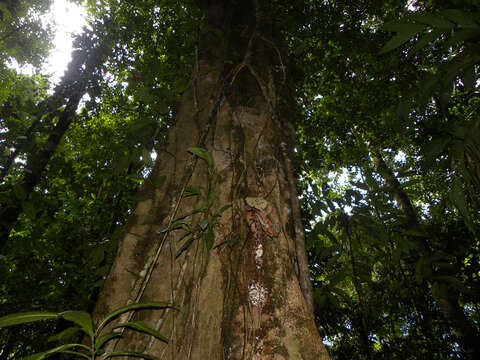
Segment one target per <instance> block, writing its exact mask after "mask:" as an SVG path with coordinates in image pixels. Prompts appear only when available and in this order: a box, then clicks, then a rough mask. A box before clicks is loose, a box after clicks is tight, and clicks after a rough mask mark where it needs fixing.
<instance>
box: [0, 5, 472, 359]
mask: <svg viewBox="0 0 480 360" xmlns="http://www.w3.org/2000/svg"><path fill="white" fill-rule="evenodd" d="M49 5H50V1H39V0H38V1H5V2H1V3H0V172H1V177H0V206H1V207H0V225H1V226H0V230H1V231H3V232H4V233H6V237H5V239H6V241H5V242H2V241H1V239H0V246H1V247H0V279H2V280H1V281H0V305H1V306H0V316H3V315H7V314H11V313H16V312H22V311H39V310H41V311H51V312H55V313H57V312H61V311H63V310H65V309H76V310H86V311H91V310H92V308H93V305H94V303H95V301H96V298H97V295H98V291H99V289H101V287H102V284H103V281H104V279H105V276H106V274H107V273H108V271H109V268H110V265H111V263H112V261H113V258H114V256H115V253H116V246H117V243H118V240H119V239H120V237H121V234H122V226H123V225H124V224H125V221H126V218H127V217H128V215H129V213H131V211H132V208H133V207H134V205H135V201H136V192H137V190H138V189H139V186H140V185H141V184H142V182H143V179H144V178H145V176H146V175H147V174H148V173H149V171H150V170H151V167H152V164H153V161H154V156H155V150H156V149H159V148H160V147H161V146H163V141H164V139H165V134H166V130H167V129H168V127H169V126H170V125H171V124H172V123H173V121H174V119H175V115H176V111H177V105H178V101H179V99H180V95H181V94H182V93H183V92H184V91H185V90H186V89H187V88H188V87H189V86H190V85H191V84H190V74H191V73H192V72H193V70H194V66H195V53H196V48H195V46H196V42H197V39H196V34H197V33H198V26H199V23H200V20H201V18H202V14H201V13H200V11H199V10H198V9H197V8H196V7H195V6H194V4H192V3H191V2H190V1H182V2H179V1H176V0H144V1H141V2H140V1H134V0H124V1H116V0H97V1H94V0H89V1H87V2H86V4H85V6H86V8H87V10H88V14H89V15H88V16H89V23H90V25H89V28H88V29H87V30H86V31H85V32H84V34H83V35H81V36H79V37H78V38H77V39H76V41H75V51H74V59H73V61H72V63H71V64H70V67H69V69H68V70H67V72H66V73H65V77H64V79H63V80H62V82H61V83H60V84H59V85H58V86H57V87H56V88H55V89H54V91H53V94H51V92H49V91H47V90H48V89H49V86H50V84H49V82H48V78H46V77H45V76H42V75H41V74H40V73H39V74H37V75H34V76H27V75H22V74H18V73H17V72H16V71H15V70H13V69H11V68H10V67H9V66H8V64H9V62H11V61H12V59H14V60H16V61H17V62H18V63H20V64H31V65H33V66H37V67H38V66H39V65H40V64H41V62H42V61H43V60H44V58H45V56H46V54H47V52H48V49H49V47H50V45H49V42H48V41H47V40H48V39H49V36H47V35H48V34H49V30H48V29H44V28H43V27H42V25H41V22H40V21H39V20H38V18H39V16H40V15H41V14H42V13H44V12H45V11H46V9H47V8H48V6H49ZM272 12H273V13H274V14H275V15H274V18H275V19H277V22H278V26H279V28H280V29H281V31H282V34H283V37H284V39H285V42H286V44H287V47H288V53H289V56H290V59H289V60H290V61H289V62H288V63H286V64H285V66H286V67H287V68H288V71H289V72H290V75H291V86H292V88H291V91H292V95H293V96H294V98H295V100H296V104H297V111H296V115H295V116H296V119H295V122H296V129H297V148H296V155H297V159H296V165H297V166H296V171H297V172H296V175H297V179H298V183H297V186H298V188H299V192H300V194H301V195H300V198H301V202H302V211H303V220H304V227H305V230H306V236H307V252H308V256H309V264H310V270H311V279H312V281H313V287H314V297H315V298H314V300H315V315H316V320H317V325H318V327H319V329H320V332H321V335H322V336H323V338H324V340H326V344H327V345H328V349H329V352H330V355H331V357H332V359H455V358H458V359H469V358H471V359H473V358H475V356H476V355H478V354H480V350H479V346H480V344H478V341H477V340H476V339H478V336H479V334H480V307H479V304H480V283H479V282H480V279H479V277H480V242H479V241H480V226H479V224H480V200H479V199H480V96H479V94H480V93H479V64H480V48H479V47H480V41H479V40H480V20H479V19H480V2H479V1H475V0H462V1H460V0H458V1H455V0H447V1H436V0H426V1H423V0H418V1H413V2H412V1H408V2H407V1H400V0H389V1H371V0H368V1H367V0H360V1H348V0H344V1H316V0H304V1H279V0H275V1H272ZM15 34H16V35H15ZM216 35H217V36H222V34H216ZM232 51H235V47H234V44H232ZM85 69H88V71H86V70H85ZM65 118H68V122H67V125H66V128H65V129H64V131H63V132H61V131H60V130H62V129H60V126H59V124H63V122H62V121H63V120H62V119H65ZM57 138H58V139H57ZM55 139H57V140H58V141H57V140H55ZM152 156H153V157H152ZM38 164H44V165H43V166H41V167H40V168H39V165H38ZM37 173H38V176H36V177H32V176H30V177H29V174H37ZM25 179H27V180H28V181H26V180H25ZM32 179H33V180H32ZM8 209H10V210H11V209H16V210H15V211H14V212H8V214H12V213H13V214H14V216H13V215H12V216H11V215H9V217H8V219H7V217H3V216H2V215H1V214H4V213H7V211H9V210H8ZM0 236H2V234H0ZM159 300H168V299H159ZM68 326H69V325H68V324H65V322H64V321H63V320H60V321H47V322H42V323H35V324H33V325H32V324H30V325H28V326H17V327H11V328H8V329H1V330H0V359H2V360H3V359H13V358H19V357H21V356H24V355H26V354H30V353H32V352H40V351H45V350H46V349H48V348H51V347H52V344H49V343H48V341H47V340H48V338H49V337H51V336H52V335H53V334H55V333H57V332H58V331H61V330H62V329H64V328H66V327H68ZM76 340H81V339H76ZM72 342H75V341H72ZM53 345H55V344H53Z"/></svg>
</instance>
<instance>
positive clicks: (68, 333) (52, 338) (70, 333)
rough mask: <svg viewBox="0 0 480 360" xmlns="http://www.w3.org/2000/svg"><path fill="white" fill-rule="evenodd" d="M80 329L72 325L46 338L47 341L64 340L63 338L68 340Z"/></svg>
mask: <svg viewBox="0 0 480 360" xmlns="http://www.w3.org/2000/svg"><path fill="white" fill-rule="evenodd" d="M80 330H81V329H80V328H79V327H77V326H72V327H69V328H67V329H65V330H63V331H61V332H59V333H58V334H55V335H52V336H50V337H49V338H48V341H49V342H52V341H65V340H68V339H70V338H72V337H73V336H74V335H75V334H76V333H77V332H79V331H80Z"/></svg>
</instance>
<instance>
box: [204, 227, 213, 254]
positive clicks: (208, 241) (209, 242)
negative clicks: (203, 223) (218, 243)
mask: <svg viewBox="0 0 480 360" xmlns="http://www.w3.org/2000/svg"><path fill="white" fill-rule="evenodd" d="M214 243H215V235H214V233H213V230H212V229H210V230H209V231H208V232H207V233H206V234H205V245H206V247H207V249H208V250H210V249H212V247H213V244H214Z"/></svg>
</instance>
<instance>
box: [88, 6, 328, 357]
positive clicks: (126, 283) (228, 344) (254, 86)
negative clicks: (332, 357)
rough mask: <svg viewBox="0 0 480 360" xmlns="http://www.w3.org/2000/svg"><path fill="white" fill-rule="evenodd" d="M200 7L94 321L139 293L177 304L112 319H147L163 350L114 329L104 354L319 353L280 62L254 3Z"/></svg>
mask: <svg viewBox="0 0 480 360" xmlns="http://www.w3.org/2000/svg"><path fill="white" fill-rule="evenodd" d="M201 7H202V8H203V10H204V12H205V24H203V26H202V27H201V29H202V30H201V31H200V36H199V38H200V42H199V52H198V57H197V66H196V72H195V75H194V79H193V80H192V87H191V88H190V90H188V91H187V92H186V93H185V94H184V96H183V98H182V102H181V105H180V108H179V113H178V116H177V121H176V125H175V126H174V127H172V128H171V129H170V131H169V134H168V139H167V144H166V147H165V150H164V151H163V153H161V154H159V156H158V158H159V160H158V161H157V163H156V165H155V167H154V170H153V172H152V174H151V176H150V177H149V179H147V180H146V182H145V185H144V187H143V189H142V191H141V196H142V200H141V201H140V202H139V203H138V205H137V208H136V210H135V211H134V213H133V214H132V216H131V218H130V220H129V223H128V225H127V229H126V234H125V237H124V238H123V240H122V242H121V243H120V245H119V249H118V254H117V258H116V260H115V262H114V264H113V266H112V269H111V271H110V274H109V276H108V278H107V280H106V282H105V286H104V289H103V292H102V294H101V295H100V298H99V301H98V303H97V307H96V312H95V317H96V319H100V318H101V317H102V316H103V315H104V314H106V313H107V312H109V311H111V310H113V309H115V308H117V307H120V306H123V305H125V304H130V303H135V302H139V301H150V300H157V301H169V302H171V303H173V304H174V306H175V308H176V309H175V310H173V309H169V310H166V311H146V310H145V311H139V312H137V313H135V314H130V315H128V314H127V315H126V316H125V317H123V318H122V319H121V321H127V320H130V319H132V318H134V319H137V320H142V321H144V322H146V323H147V324H149V325H150V326H151V327H153V328H155V329H157V330H159V331H160V332H161V333H163V334H164V335H165V336H167V337H168V338H169V340H170V341H169V344H168V346H167V345H165V344H163V343H160V342H159V341H157V340H151V339H149V338H145V337H142V336H138V335H135V334H130V333H125V334H124V335H125V337H124V339H122V340H119V341H118V342H117V343H112V344H111V347H110V349H109V350H112V349H113V348H115V349H116V350H119V349H128V350H131V349H135V350H136V351H142V352H146V353H150V354H153V355H156V356H158V357H160V358H161V359H312V360H313V359H315V360H317V359H327V358H328V355H327V353H326V350H325V347H324V346H323V344H322V341H321V338H320V336H319V334H318V332H317V329H316V326H315V323H314V320H313V316H312V314H311V312H310V310H309V308H308V306H307V301H306V299H305V296H304V295H303V293H302V288H301V282H302V281H304V279H308V274H305V273H304V274H302V276H300V272H305V270H306V269H305V268H304V266H302V265H300V266H299V265H298V264H299V263H300V262H301V261H298V260H297V259H299V258H300V257H301V256H305V254H298V253H297V251H299V249H302V250H303V251H304V246H303V245H302V244H298V243H297V244H296V241H303V240H302V238H301V234H299V232H301V229H298V226H297V225H298V222H296V221H298V220H297V219H296V216H298V213H299V211H298V209H295V208H294V206H298V203H297V200H296V193H295V191H294V186H292V178H293V175H292V174H291V171H292V169H291V166H290V165H289V164H290V163H289V160H288V158H286V156H291V153H292V151H291V149H292V145H293V144H292V142H291V139H292V135H293V126H292V124H291V121H292V117H291V116H289V112H288V109H289V98H288V94H287V93H286V92H285V91H286V68H285V66H286V59H285V58H284V56H283V54H282V50H281V48H280V46H279V45H278V42H277V36H276V35H275V32H274V31H273V29H272V24H271V22H270V20H269V19H268V16H267V15H268V14H267V12H266V7H265V4H264V3H263V2H260V1H258V2H257V1H244V2H241V3H236V2H234V1H205V2H204V3H202V4H201ZM192 147H195V148H202V149H206V151H207V152H208V153H200V155H201V157H202V156H203V157H204V158H207V159H208V156H209V155H208V154H210V155H211V156H212V159H213V165H211V166H209V164H208V162H209V161H210V160H208V161H205V160H204V159H202V158H200V157H198V156H196V155H193V154H191V153H189V152H188V149H189V148H192ZM193 151H194V152H195V150H193ZM197 153H198V151H197ZM189 214H190V215H189ZM302 246H303V248H302ZM303 286H304V287H305V284H304V285H303ZM309 301H310V300H309Z"/></svg>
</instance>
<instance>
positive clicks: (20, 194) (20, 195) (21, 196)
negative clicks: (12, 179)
mask: <svg viewBox="0 0 480 360" xmlns="http://www.w3.org/2000/svg"><path fill="white" fill-rule="evenodd" d="M13 194H14V195H15V197H16V198H17V199H18V200H20V201H23V200H25V199H26V198H27V193H26V192H25V190H24V189H23V187H22V185H20V184H15V185H13Z"/></svg>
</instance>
